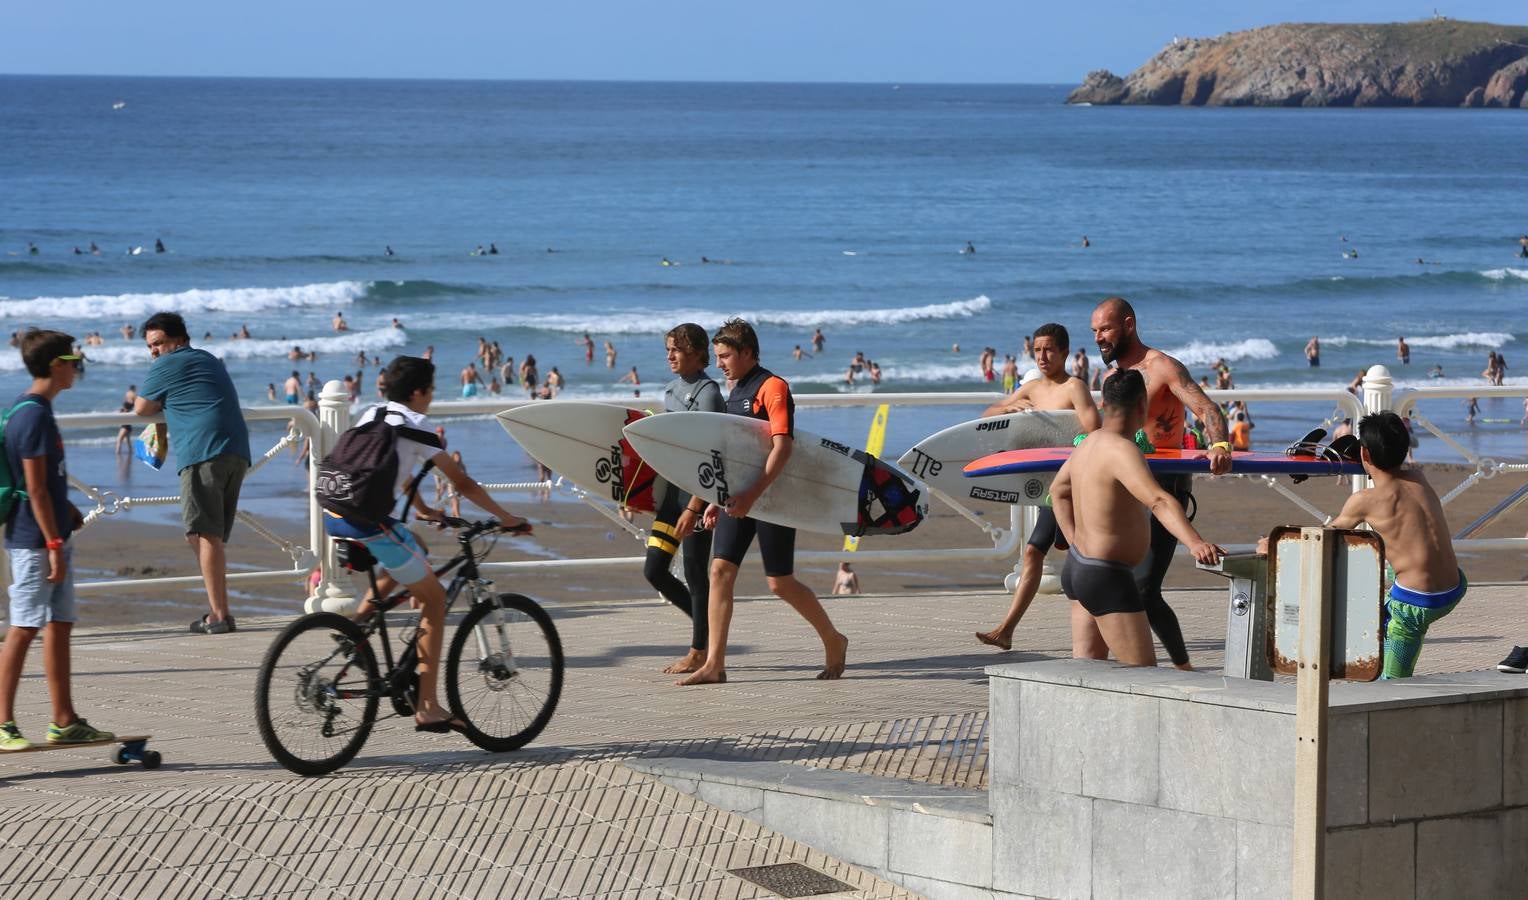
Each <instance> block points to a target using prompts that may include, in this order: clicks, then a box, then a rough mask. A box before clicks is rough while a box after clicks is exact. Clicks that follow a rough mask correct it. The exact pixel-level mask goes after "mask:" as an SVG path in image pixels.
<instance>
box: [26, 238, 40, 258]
mask: <svg viewBox="0 0 1528 900" xmlns="http://www.w3.org/2000/svg"><path fill="white" fill-rule="evenodd" d="M40 252H41V251H40V250H38V249H37V245H36V244H34V243H32V242H31V241H27V256H36V255H37V254H38V253H40Z"/></svg>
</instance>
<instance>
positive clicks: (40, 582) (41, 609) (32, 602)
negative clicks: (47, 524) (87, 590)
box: [6, 543, 76, 628]
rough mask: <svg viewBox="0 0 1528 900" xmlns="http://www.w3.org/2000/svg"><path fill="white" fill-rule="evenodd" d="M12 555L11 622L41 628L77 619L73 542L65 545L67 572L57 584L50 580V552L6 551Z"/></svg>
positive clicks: (22, 626) (24, 626)
mask: <svg viewBox="0 0 1528 900" xmlns="http://www.w3.org/2000/svg"><path fill="white" fill-rule="evenodd" d="M6 552H7V553H8V554H9V555H10V557H11V624H12V625H15V626H17V627H19V628H41V627H43V626H44V625H46V624H48V623H49V622H73V621H75V615H76V614H75V605H74V544H72V543H68V544H65V545H64V564H65V565H66V566H68V571H67V573H66V574H65V575H64V580H63V581H60V582H59V583H58V584H53V583H52V582H50V581H48V551H46V550H7V551H6Z"/></svg>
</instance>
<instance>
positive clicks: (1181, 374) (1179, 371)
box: [1167, 356, 1230, 444]
mask: <svg viewBox="0 0 1528 900" xmlns="http://www.w3.org/2000/svg"><path fill="white" fill-rule="evenodd" d="M1167 359H1168V361H1169V362H1170V363H1171V364H1172V367H1173V375H1174V377H1175V378H1176V381H1177V383H1176V384H1174V385H1173V393H1175V394H1177V395H1178V399H1179V400H1182V401H1183V402H1184V403H1185V404H1187V405H1188V408H1189V409H1192V410H1193V411H1194V418H1196V419H1198V420H1199V424H1200V425H1201V426H1203V427H1204V436H1205V439H1206V440H1207V441H1208V442H1209V443H1210V444H1218V443H1220V442H1222V441H1228V440H1229V437H1230V432H1229V431H1227V430H1226V416H1225V413H1222V412H1221V411H1220V406H1219V405H1218V404H1216V403H1215V401H1214V400H1211V399H1210V398H1209V397H1207V396H1205V393H1204V390H1203V389H1202V388H1200V387H1199V384H1198V383H1197V382H1196V381H1194V376H1193V375H1191V374H1189V371H1188V367H1187V366H1185V365H1183V363H1181V362H1179V361H1178V360H1176V359H1174V358H1173V357H1171V356H1169V357H1167Z"/></svg>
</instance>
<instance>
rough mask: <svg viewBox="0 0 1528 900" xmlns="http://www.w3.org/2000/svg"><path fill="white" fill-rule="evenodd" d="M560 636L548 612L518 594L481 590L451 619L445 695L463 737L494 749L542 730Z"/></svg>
mask: <svg viewBox="0 0 1528 900" xmlns="http://www.w3.org/2000/svg"><path fill="white" fill-rule="evenodd" d="M562 675H563V660H562V640H561V639H560V638H558V636H557V627H556V626H555V625H553V624H552V617H551V616H549V615H547V614H546V610H543V609H542V608H541V607H540V606H537V605H536V603H535V601H533V600H531V599H530V598H529V597H524V596H521V595H519V594H498V595H495V596H492V597H487V598H485V599H483V600H480V601H478V603H477V604H476V605H475V606H473V607H472V609H471V610H469V611H468V612H467V614H466V616H464V617H463V618H462V622H461V624H460V625H458V626H457V627H456V635H455V637H453V638H452V639H451V652H450V654H449V655H448V657H447V659H446V697H447V698H448V699H449V700H450V702H451V712H452V714H453V715H455V716H457V717H458V718H460V719H461V720H462V721H463V722H465V723H466V725H467V727H466V729H465V731H464V733H465V734H466V735H467V739H468V740H470V741H472V742H473V743H474V744H477V745H478V746H479V747H482V748H483V749H484V750H489V751H492V752H494V753H502V752H504V751H506V750H514V749H517V748H519V747H523V746H525V745H526V744H527V743H529V742H531V741H532V740H534V739H535V738H536V735H538V734H540V733H541V730H542V729H543V728H545V727H546V725H547V723H548V722H550V721H551V720H552V714H553V713H554V712H556V711H557V700H558V698H559V697H561V696H562Z"/></svg>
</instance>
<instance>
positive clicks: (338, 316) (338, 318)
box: [333, 312, 350, 331]
mask: <svg viewBox="0 0 1528 900" xmlns="http://www.w3.org/2000/svg"><path fill="white" fill-rule="evenodd" d="M333 324H334V330H335V331H349V330H350V323H348V322H346V321H345V314H344V313H342V312H337V313H335V314H334V323H333Z"/></svg>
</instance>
